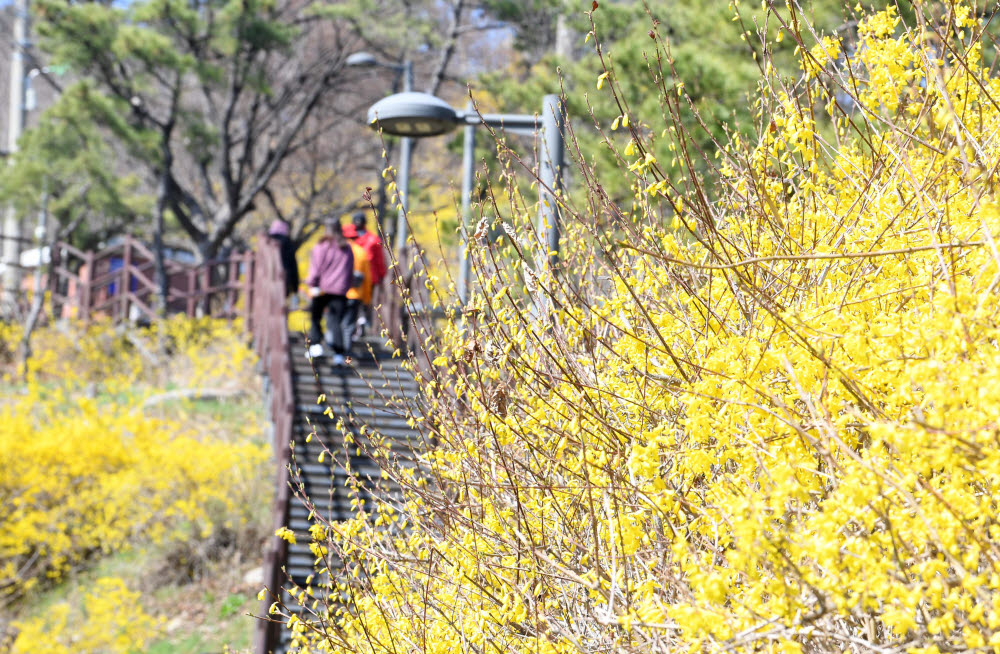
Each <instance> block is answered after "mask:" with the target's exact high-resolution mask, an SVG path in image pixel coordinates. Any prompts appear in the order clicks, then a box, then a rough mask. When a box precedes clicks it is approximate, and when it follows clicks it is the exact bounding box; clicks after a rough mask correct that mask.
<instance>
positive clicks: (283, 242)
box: [267, 218, 299, 297]
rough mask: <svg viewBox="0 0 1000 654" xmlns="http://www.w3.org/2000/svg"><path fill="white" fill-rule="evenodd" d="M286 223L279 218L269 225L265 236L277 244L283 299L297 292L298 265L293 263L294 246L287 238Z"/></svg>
mask: <svg viewBox="0 0 1000 654" xmlns="http://www.w3.org/2000/svg"><path fill="white" fill-rule="evenodd" d="M288 233H289V230H288V223H286V222H285V221H284V220H281V219H280V218H279V219H277V220H275V221H274V222H273V223H271V228H270V229H269V230H267V235H268V236H269V237H271V238H272V239H274V241H275V242H276V243H277V244H278V248H279V252H280V253H281V267H282V268H283V269H284V271H285V297H288V296H290V295H291V294H292V293H295V292H296V291H298V290H299V264H298V263H297V262H296V261H295V244H294V243H292V239H291V238H290V237H289V236H288Z"/></svg>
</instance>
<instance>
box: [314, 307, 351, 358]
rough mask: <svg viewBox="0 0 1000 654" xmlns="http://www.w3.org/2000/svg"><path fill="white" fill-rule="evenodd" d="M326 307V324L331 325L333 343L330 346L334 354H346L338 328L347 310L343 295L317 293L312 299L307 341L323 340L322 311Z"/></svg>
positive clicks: (317, 341) (316, 341)
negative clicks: (327, 313) (327, 312)
mask: <svg viewBox="0 0 1000 654" xmlns="http://www.w3.org/2000/svg"><path fill="white" fill-rule="evenodd" d="M328 309H329V314H330V315H329V316H328V317H327V324H328V325H329V326H330V327H331V330H330V331H332V332H333V334H332V335H333V343H332V344H331V345H330V346H331V347H332V348H333V351H334V353H335V354H343V355H345V356H346V355H347V350H345V349H344V343H343V333H342V330H341V329H340V324H341V322H342V321H343V319H344V313H345V312H346V310H347V298H346V297H345V296H343V295H326V294H324V295H317V296H316V297H314V298H313V299H312V305H310V307H309V317H310V319H311V324H310V325H309V342H310V343H322V342H323V313H324V312H326V311H327V310H328Z"/></svg>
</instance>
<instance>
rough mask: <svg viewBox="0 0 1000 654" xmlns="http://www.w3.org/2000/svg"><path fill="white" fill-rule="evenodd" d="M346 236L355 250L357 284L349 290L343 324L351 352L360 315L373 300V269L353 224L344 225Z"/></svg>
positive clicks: (362, 314)
mask: <svg viewBox="0 0 1000 654" xmlns="http://www.w3.org/2000/svg"><path fill="white" fill-rule="evenodd" d="M344 236H345V237H347V240H348V241H349V242H350V244H351V248H352V249H353V251H354V282H355V286H354V288H352V289H351V290H349V291H347V310H346V312H345V314H344V324H343V325H342V328H343V330H344V340H345V342H347V343H348V346H347V349H348V352H350V348H351V345H352V344H353V340H354V333H355V331H356V330H357V328H358V323H359V316H362V317H363V316H364V313H365V311H366V310H367V307H368V305H370V304H371V302H372V271H371V260H370V259H369V258H368V252H367V251H366V250H365V248H364V247H362V246H361V245H359V244H358V232H357V229H356V228H355V227H354V225H353V224H348V225H344ZM348 334H350V336H348ZM348 338H350V341H348Z"/></svg>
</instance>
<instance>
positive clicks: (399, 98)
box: [368, 92, 565, 305]
mask: <svg viewBox="0 0 1000 654" xmlns="http://www.w3.org/2000/svg"><path fill="white" fill-rule="evenodd" d="M562 121H563V111H562V103H561V102H560V100H559V96H556V95H546V96H545V98H544V100H543V102H542V113H541V116H540V117H536V116H533V115H529V114H482V115H480V114H477V113H476V112H475V111H474V110H473V109H472V106H471V103H470V105H469V107H468V108H467V109H466V110H465V111H459V110H457V109H455V108H453V107H452V106H451V105H449V104H448V103H447V102H445V101H444V100H441V99H440V98H437V97H435V96H433V95H430V94H429V93H413V92H409V93H396V94H394V95H390V96H389V97H387V98H383V99H381V100H379V101H378V102H376V103H375V104H373V105H372V106H371V108H370V109H368V124H369V126H371V127H373V128H375V129H381V130H382V131H384V132H385V133H386V134H394V135H396V136H404V137H410V138H421V137H426V136H438V135H440V134H444V133H446V132H449V131H451V130H453V129H455V128H456V127H458V126H459V125H464V126H465V144H464V149H463V157H462V161H463V168H464V170H463V174H462V226H463V229H462V234H463V243H462V264H461V267H460V268H459V276H458V298H459V302H460V303H461V304H462V305H465V303H466V301H467V300H468V286H469V276H470V274H469V273H470V270H469V243H468V233H469V204H470V197H469V196H470V195H471V194H472V179H473V176H474V173H475V171H474V170H473V166H474V158H473V154H472V150H473V148H474V146H475V132H474V130H475V127H476V125H479V124H483V125H486V126H488V127H493V128H499V129H503V130H505V131H508V132H513V133H533V132H535V131H536V130H540V132H541V141H542V144H541V147H542V153H541V157H540V164H541V165H540V169H539V174H538V181H539V184H538V192H539V200H540V201H539V210H538V232H539V233H540V234H542V233H544V234H545V235H546V237H545V243H544V244H545V246H546V251H547V258H548V261H549V263H555V261H556V259H557V257H558V252H559V210H558V207H557V205H556V198H555V191H556V190H557V188H558V186H559V184H560V181H561V170H562V164H563V151H564V149H565V144H564V141H563V131H562V127H563V126H562ZM400 217H401V225H402V227H403V230H405V228H406V221H405V217H403V216H402V213H401V214H400ZM401 233H402V234H404V238H403V239H402V240H400V239H399V238H397V240H396V247H397V249H399V248H401V247H402V245H404V244H405V243H406V239H405V232H397V236H398V235H399V234H401Z"/></svg>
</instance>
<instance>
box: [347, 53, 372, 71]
mask: <svg viewBox="0 0 1000 654" xmlns="http://www.w3.org/2000/svg"><path fill="white" fill-rule="evenodd" d="M344 65H346V66H366V67H367V66H377V65H378V60H376V59H375V55H373V54H372V53H370V52H355V53H354V54H352V55H349V56H348V57H347V59H345V60H344Z"/></svg>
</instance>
